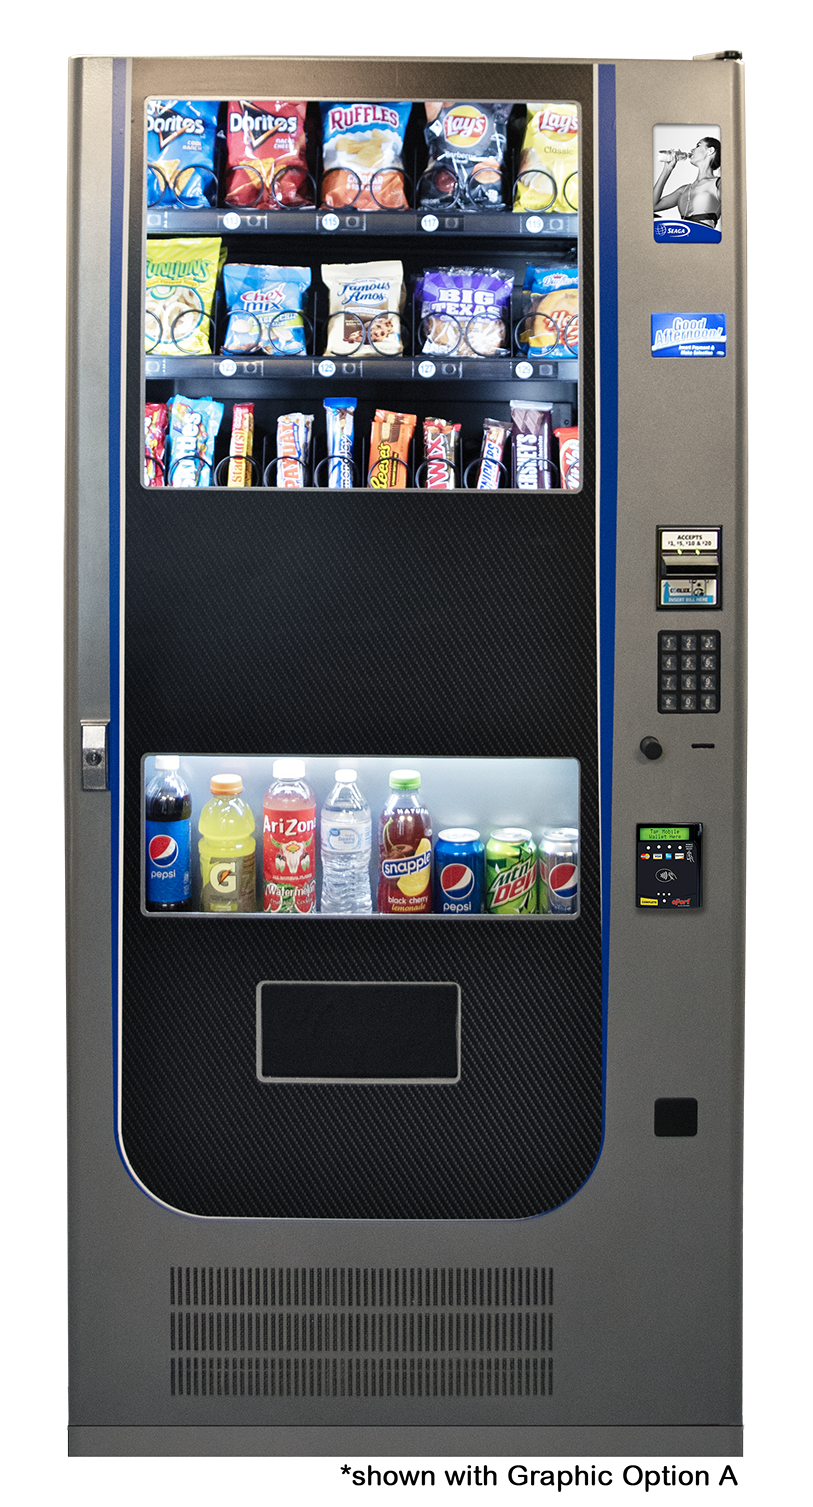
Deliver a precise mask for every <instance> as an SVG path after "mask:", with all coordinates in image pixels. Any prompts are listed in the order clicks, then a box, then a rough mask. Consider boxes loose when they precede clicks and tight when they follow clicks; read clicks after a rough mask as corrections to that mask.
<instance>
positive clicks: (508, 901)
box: [486, 827, 536, 916]
mask: <svg viewBox="0 0 813 1507" xmlns="http://www.w3.org/2000/svg"><path fill="white" fill-rule="evenodd" d="M486 910H487V911H489V912H490V914H491V915H494V916H507V915H518V914H519V915H525V916H528V915H533V914H534V913H535V911H536V846H535V844H534V841H533V838H532V837H531V834H530V832H528V831H527V830H526V829H525V828H524V827H495V828H494V831H493V832H492V834H491V836H490V838H489V840H488V845H487V847H486Z"/></svg>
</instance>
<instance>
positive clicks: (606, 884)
mask: <svg viewBox="0 0 813 1507" xmlns="http://www.w3.org/2000/svg"><path fill="white" fill-rule="evenodd" d="M598 286H599V339H600V346H599V379H600V389H599V391H600V415H601V473H600V484H601V490H600V496H599V687H600V692H601V723H600V727H599V764H600V768H601V970H602V994H603V1000H604V1079H605V1113H606V1078H607V996H608V988H609V972H610V867H611V865H610V859H611V852H612V847H611V836H612V810H613V695H614V688H615V569H616V521H617V510H618V204H617V196H616V141H615V66H614V65H613V64H612V63H600V64H599V65H598Z"/></svg>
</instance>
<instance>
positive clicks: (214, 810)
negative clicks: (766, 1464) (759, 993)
mask: <svg viewBox="0 0 813 1507" xmlns="http://www.w3.org/2000/svg"><path fill="white" fill-rule="evenodd" d="M271 96H273V97H271ZM281 96H284V98H283V97H281ZM71 142H72V154H71V181H70V217H69V218H70V272H69V307H70V311H71V320H70V340H69V425H68V434H69V441H68V461H67V475H68V523H67V601H68V617H67V624H68V626H67V698H66V717H67V721H66V768H67V774H66V780H67V810H68V852H67V873H68V881H67V886H68V902H69V954H68V995H69V1000H68V1008H69V1016H68V1042H69V1072H70V1086H69V1107H70V1197H71V1225H70V1306H71V1390H70V1449H71V1452H72V1453H73V1454H76V1455H137V1454H179V1455H216V1454H223V1455H240V1454H254V1455H269V1456H272V1455H284V1454H290V1455H320V1454H324V1455H330V1454H333V1453H334V1452H335V1450H336V1448H337V1447H340V1448H341V1449H342V1450H344V1451H349V1452H351V1453H355V1454H360V1453H367V1454H375V1455H386V1454H390V1455H393V1454H400V1455H407V1454H433V1455H444V1454H445V1455H452V1454H466V1453H467V1452H470V1450H471V1449H472V1447H473V1443H474V1442H476V1444H477V1449H478V1451H481V1450H483V1449H485V1450H486V1451H488V1452H490V1453H492V1454H506V1453H509V1452H514V1451H518V1450H521V1451H524V1452H525V1453H526V1454H535V1455H555V1454H562V1453H565V1452H567V1453H568V1454H571V1455H572V1454H573V1453H574V1452H576V1453H579V1452H591V1453H594V1454H606V1455H612V1454H619V1453H622V1452H627V1451H636V1452H638V1453H643V1454H648V1455H651V1454H661V1453H664V1452H666V1453H668V1454H669V1455H670V1456H674V1455H688V1454H691V1455H700V1454H707V1455H716V1454H729V1455H730V1454H736V1453H739V1452H740V1449H741V1415H740V1402H739V1377H740V1157H741V1079H742V1004H743V928H744V756H745V543H746V540H745V429H744V425H745V386H744V383H745V283H744V265H745V239H744V226H745V199H744V162H743V83H742V65H741V61H740V55H739V54H738V53H733V52H727V53H723V54H718V55H714V56H709V57H704V58H696V59H695V60H693V61H691V62H689V61H684V62H679V61H675V62H602V63H598V62H593V61H569V62H565V61H556V62H550V61H545V60H533V59H521V60H513V61H503V60H493V59H492V60H491V61H488V62H486V61H483V62H477V61H453V60H439V61H431V60H427V59H409V58H399V59H394V58H393V59H367V60H357V61H354V60H348V59H346V58H342V59H335V60H334V59H330V58H320V59H309V58H274V57H269V58H226V57H222V58H215V57H212V58H194V59H192V58H189V59H184V58H134V59H125V58H91V59H80V60H77V61H75V62H74V63H73V64H72V97H71ZM723 186H724V192H723ZM656 911H657V913H658V914H657V915H656V914H655V912H656ZM339 1442H340V1443H339Z"/></svg>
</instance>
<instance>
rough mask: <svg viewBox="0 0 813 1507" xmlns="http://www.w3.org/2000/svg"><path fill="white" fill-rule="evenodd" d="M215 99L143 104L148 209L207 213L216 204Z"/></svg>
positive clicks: (216, 107)
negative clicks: (145, 107)
mask: <svg viewBox="0 0 813 1507" xmlns="http://www.w3.org/2000/svg"><path fill="white" fill-rule="evenodd" d="M218 109H219V102H218V101H217V100H216V99H148V100H147V205H148V207H149V208H150V209H157V208H162V209H207V208H212V207H213V206H214V205H215V204H216V203H217V178H216V176H215V141H216V138H217V112H218Z"/></svg>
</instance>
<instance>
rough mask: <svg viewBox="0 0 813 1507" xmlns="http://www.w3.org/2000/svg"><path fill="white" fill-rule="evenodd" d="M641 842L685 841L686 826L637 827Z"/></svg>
mask: <svg viewBox="0 0 813 1507" xmlns="http://www.w3.org/2000/svg"><path fill="white" fill-rule="evenodd" d="M638 832H639V835H640V838H641V842H686V841H687V840H688V836H689V828H688V827H639V829H638Z"/></svg>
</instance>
